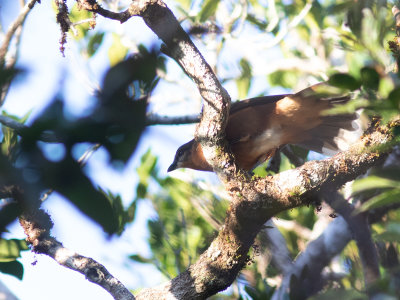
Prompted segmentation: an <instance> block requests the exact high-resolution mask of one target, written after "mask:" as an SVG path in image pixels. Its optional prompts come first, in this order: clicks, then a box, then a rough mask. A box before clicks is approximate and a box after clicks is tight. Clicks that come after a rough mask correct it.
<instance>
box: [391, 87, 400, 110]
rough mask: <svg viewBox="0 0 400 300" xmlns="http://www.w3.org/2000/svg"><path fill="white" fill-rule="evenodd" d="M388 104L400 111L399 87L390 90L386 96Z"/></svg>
mask: <svg viewBox="0 0 400 300" xmlns="http://www.w3.org/2000/svg"><path fill="white" fill-rule="evenodd" d="M388 98H389V101H390V103H391V104H392V107H393V108H394V109H397V110H399V109H400V87H398V88H395V89H394V90H392V91H391V92H390V94H389V96H388Z"/></svg>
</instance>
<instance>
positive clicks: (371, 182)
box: [352, 175, 400, 194]
mask: <svg viewBox="0 0 400 300" xmlns="http://www.w3.org/2000/svg"><path fill="white" fill-rule="evenodd" d="M399 186H400V182H399V181H396V180H391V179H387V178H382V177H379V176H374V175H371V176H368V177H366V178H361V179H358V180H356V181H354V183H353V187H352V189H353V194H358V193H360V192H363V191H367V190H372V189H382V188H398V187H399Z"/></svg>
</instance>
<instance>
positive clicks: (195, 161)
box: [168, 140, 212, 172]
mask: <svg viewBox="0 0 400 300" xmlns="http://www.w3.org/2000/svg"><path fill="white" fill-rule="evenodd" d="M179 168H190V169H195V170H201V171H212V167H211V166H210V165H209V164H208V163H207V161H206V159H205V158H204V155H203V151H202V149H201V146H200V144H199V143H197V142H196V141H195V140H191V141H190V142H188V143H186V144H183V145H182V146H180V147H179V148H178V150H176V154H175V158H174V161H173V163H172V164H171V165H170V166H169V168H168V172H171V171H173V170H176V169H179Z"/></svg>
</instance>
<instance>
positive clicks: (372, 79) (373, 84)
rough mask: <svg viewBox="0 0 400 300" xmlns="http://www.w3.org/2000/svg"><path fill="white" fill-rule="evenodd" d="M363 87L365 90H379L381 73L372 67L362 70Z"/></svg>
mask: <svg viewBox="0 0 400 300" xmlns="http://www.w3.org/2000/svg"><path fill="white" fill-rule="evenodd" d="M360 73H361V81H362V85H363V86H364V87H365V88H368V89H372V90H375V91H376V90H377V89H378V88H379V81H380V79H381V78H380V76H379V73H378V72H377V71H376V70H375V69H374V68H371V67H364V68H362V69H361V70H360Z"/></svg>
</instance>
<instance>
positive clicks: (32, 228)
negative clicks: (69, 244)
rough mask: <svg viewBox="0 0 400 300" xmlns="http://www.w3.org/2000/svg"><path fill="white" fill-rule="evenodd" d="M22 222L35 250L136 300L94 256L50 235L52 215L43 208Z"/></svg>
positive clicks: (27, 214) (118, 296) (122, 296)
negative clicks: (86, 254)
mask: <svg viewBox="0 0 400 300" xmlns="http://www.w3.org/2000/svg"><path fill="white" fill-rule="evenodd" d="M20 224H21V226H22V228H23V229H24V232H25V234H26V236H27V241H28V242H29V243H30V244H31V245H32V249H33V251H34V252H35V253H38V254H46V255H48V256H50V257H51V258H53V259H54V260H55V261H56V262H57V263H59V264H60V265H61V266H63V267H66V268H68V269H71V270H73V271H77V272H79V273H81V274H83V275H84V276H85V278H86V279H87V280H89V281H90V282H92V283H95V284H97V285H99V286H101V287H102V288H103V289H105V290H106V291H107V292H109V293H110V294H111V295H112V296H113V297H114V299H120V300H134V299H135V297H134V296H133V295H132V293H131V292H130V291H129V290H128V289H127V288H126V287H125V286H124V285H123V284H122V283H121V282H120V281H119V280H118V279H117V278H115V277H113V276H112V275H111V274H110V273H109V272H108V271H107V269H106V268H105V267H104V266H103V265H101V264H99V263H98V262H96V261H95V260H93V259H92V258H89V257H85V256H82V255H79V254H77V253H75V252H74V251H71V250H69V249H67V248H65V247H64V246H63V245H62V244H61V243H60V242H59V241H57V240H56V239H55V238H53V237H51V236H50V228H51V227H52V226H53V224H52V222H51V220H50V216H49V215H48V214H47V213H45V212H44V211H43V210H41V209H37V210H31V211H30V212H25V213H24V215H23V216H22V217H20Z"/></svg>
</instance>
